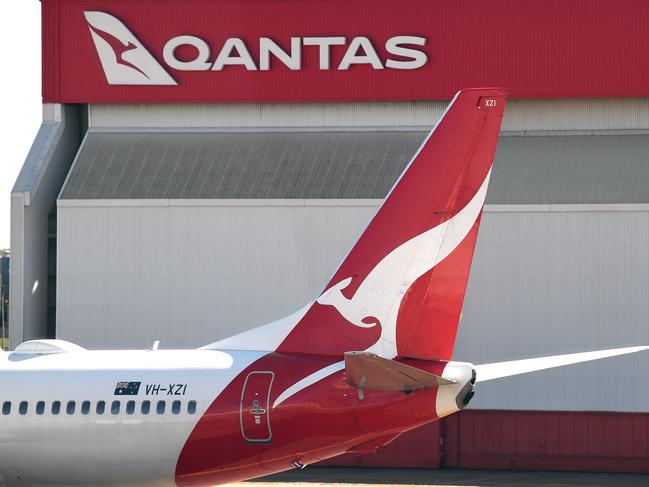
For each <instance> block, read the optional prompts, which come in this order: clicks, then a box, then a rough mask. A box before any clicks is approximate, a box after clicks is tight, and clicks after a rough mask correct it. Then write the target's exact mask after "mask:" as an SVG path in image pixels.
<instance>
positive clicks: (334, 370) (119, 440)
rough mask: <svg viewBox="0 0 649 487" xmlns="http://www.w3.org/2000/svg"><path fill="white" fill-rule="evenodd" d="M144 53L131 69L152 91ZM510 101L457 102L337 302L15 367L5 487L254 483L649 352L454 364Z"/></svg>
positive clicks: (62, 346)
mask: <svg viewBox="0 0 649 487" xmlns="http://www.w3.org/2000/svg"><path fill="white" fill-rule="evenodd" d="M130 42H131V43H132V44H133V46H134V47H133V48H132V49H131V52H132V53H135V54H132V55H131V56H126V55H125V56H123V59H124V62H126V63H130V64H133V66H135V65H137V64H138V63H140V64H142V63H144V64H143V65H144V67H145V68H146V71H145V70H144V69H142V72H140V74H141V75H142V76H146V75H151V76H153V75H154V74H155V73H156V71H155V69H156V67H155V65H153V64H151V63H150V59H149V58H148V57H147V52H146V51H144V50H143V49H144V48H143V47H142V46H141V44H137V43H136V41H135V40H132V39H131V40H130ZM127 52H128V51H127ZM147 62H148V64H147ZM129 67H131V66H129ZM133 69H135V68H133ZM136 71H137V70H136ZM138 72H139V71H138ZM158 74H159V73H158ZM506 102H507V92H506V91H505V90H503V89H499V88H484V89H470V90H463V91H461V92H460V93H458V94H457V95H456V97H455V98H454V100H453V101H452V102H451V105H450V106H449V108H448V109H447V111H446V113H445V115H444V117H443V118H442V119H441V120H440V121H439V123H438V124H437V125H436V127H435V129H434V131H432V132H431V133H430V134H429V135H428V137H427V138H426V140H425V142H424V144H423V145H422V146H421V147H420V149H419V150H418V151H417V153H415V154H414V156H413V158H412V160H411V162H410V164H409V165H408V167H407V169H406V170H405V172H404V173H403V174H402V175H401V177H400V178H399V179H398V180H397V182H396V184H395V186H394V188H393V189H392V191H391V192H390V193H389V194H388V196H387V197H386V199H385V201H384V203H383V205H382V206H381V208H380V209H379V211H378V212H377V213H376V215H375V216H374V218H373V220H372V221H371V222H370V224H369V225H368V227H367V228H366V230H365V232H364V233H363V234H362V235H361V237H360V238H359V239H358V241H357V242H356V244H355V245H354V246H353V247H352V249H351V251H350V253H349V254H348V255H347V257H346V258H345V260H344V261H343V263H342V264H341V266H340V268H339V269H338V270H337V271H336V272H335V273H334V275H333V276H332V277H331V279H330V280H329V283H328V284H327V285H326V286H325V287H324V289H325V290H324V291H323V292H322V293H320V294H319V295H317V296H314V299H313V300H312V301H311V302H309V303H307V304H306V306H304V307H303V308H302V309H300V310H299V311H297V312H295V313H294V314H292V315H290V316H287V317H285V318H283V319H280V320H277V321H274V322H271V323H268V324H265V325H263V326H260V327H258V328H254V329H252V330H249V331H246V332H244V333H241V334H239V335H235V336H233V337H230V338H226V339H224V340H221V341H218V342H215V343H212V344H209V345H206V346H204V347H201V348H200V349H194V350H157V346H154V347H153V349H152V350H140V351H138V350H135V351H125V350H108V351H106V350H104V351H90V350H86V349H84V348H82V347H80V346H78V345H74V344H72V343H69V342H65V341H62V340H35V341H31V342H26V343H23V344H22V345H19V346H18V347H17V348H16V350H14V351H13V352H11V353H5V352H0V391H2V396H1V398H2V399H1V401H0V485H5V484H6V485H8V486H12V487H13V486H17V487H18V486H26V485H41V486H46V485H52V486H54V485H59V486H60V485H100V484H101V485H104V486H118V485H119V486H129V487H163V486H168V487H174V486H177V487H203V486H211V485H218V484H225V483H229V482H238V481H242V480H245V479H250V478H254V477H258V476H261V475H268V474H270V473H273V472H279V471H282V470H288V469H291V468H300V467H303V466H305V465H308V464H310V463H313V462H317V461H319V460H323V459H327V458H331V457H334V456H336V455H340V454H341V453H345V452H361V451H363V452H369V451H373V450H375V449H377V448H379V447H380V446H382V445H385V444H387V443H389V442H390V441H392V440H394V439H395V438H397V437H398V436H399V435H400V434H401V433H403V432H405V431H408V430H411V429H413V428H416V427H418V426H421V425H423V424H426V423H428V422H431V421H437V420H439V419H440V418H442V417H444V416H448V415H450V414H453V413H456V412H457V411H459V410H461V409H462V408H464V407H465V406H466V405H467V404H468V403H469V401H470V400H471V398H472V397H473V394H474V388H475V387H476V385H479V384H481V383H483V382H486V381H491V380H495V379H501V378H504V377H508V376H512V375H517V374H523V373H528V372H534V371H538V370H543V369H549V368H552V367H558V366H562V365H568V364H574V363H578V362H585V361H588V360H596V359H602V358H606V357H613V356H616V355H623V354H627V353H633V352H640V351H643V350H647V349H648V348H649V347H646V346H637V347H628V348H619V349H610V350H602V351H597V352H582V353H574V354H568V355H557V356H551V357H541V358H535V359H524V360H517V361H508V362H497V363H493V364H481V365H474V364H472V363H468V362H458V361H453V360H452V357H453V347H454V344H455V335H456V333H457V329H458V325H459V321H460V314H461V310H462V302H463V300H464V294H465V291H466V285H467V280H468V277H469V271H470V268H471V260H472V258H473V251H474V248H475V243H476V238H477V236H478V228H479V226H480V218H481V215H482V208H483V204H484V201H485V196H486V193H487V187H488V185H489V178H490V175H491V167H492V162H493V156H494V152H495V150H496V143H497V140H498V133H499V130H500V123H501V120H502V115H503V111H504V109H505V104H506ZM288 274H290V272H287V275H288ZM241 299H245V300H247V301H251V300H253V301H254V296H245V295H244V296H241ZM218 319H219V318H218V316H215V317H214V320H215V322H217V321H218Z"/></svg>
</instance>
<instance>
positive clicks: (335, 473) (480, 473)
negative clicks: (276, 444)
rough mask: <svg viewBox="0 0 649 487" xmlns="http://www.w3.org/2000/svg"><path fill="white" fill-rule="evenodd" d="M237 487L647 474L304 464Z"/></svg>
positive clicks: (592, 479)
mask: <svg viewBox="0 0 649 487" xmlns="http://www.w3.org/2000/svg"><path fill="white" fill-rule="evenodd" d="M230 485H231V486H239V487H329V486H336V487H343V486H345V487H367V486H368V485H386V486H387V485H390V486H394V487H407V486H431V487H442V486H457V487H501V486H502V487H580V486H590V487H617V486H620V487H641V486H642V487H647V486H649V475H635V474H601V473H599V474H598V473H575V472H516V471H507V472H505V471H498V470H428V469H388V468H322V467H320V468H318V467H307V468H305V469H304V470H293V471H290V472H284V473H281V474H277V475H272V476H269V477H264V478H262V479H259V480H254V481H249V482H242V483H239V484H230Z"/></svg>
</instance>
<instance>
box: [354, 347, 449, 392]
mask: <svg viewBox="0 0 649 487" xmlns="http://www.w3.org/2000/svg"><path fill="white" fill-rule="evenodd" d="M345 374H346V380H347V382H348V383H349V384H350V385H352V386H354V387H357V388H359V389H363V390H368V391H380V392H408V391H414V390H417V389H426V388H430V387H438V386H443V385H449V384H454V382H453V381H450V380H447V379H444V378H442V377H439V376H438V375H435V374H431V373H430V372H426V371H424V370H420V369H417V368H415V367H411V366H410V365H405V364H402V363H399V362H395V361H394V360H389V359H386V358H383V357H379V356H378V355H375V354H373V353H370V352H345Z"/></svg>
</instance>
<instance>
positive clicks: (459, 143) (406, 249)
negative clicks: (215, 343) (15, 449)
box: [277, 88, 507, 359]
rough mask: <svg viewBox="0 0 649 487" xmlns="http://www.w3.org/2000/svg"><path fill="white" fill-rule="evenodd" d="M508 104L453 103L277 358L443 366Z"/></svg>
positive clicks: (473, 98) (488, 97)
mask: <svg viewBox="0 0 649 487" xmlns="http://www.w3.org/2000/svg"><path fill="white" fill-rule="evenodd" d="M506 101H507V92H506V91H505V90H504V89H502V88H483V89H468V90H462V91H460V92H459V93H458V94H457V95H456V96H455V98H454V99H453V101H452V102H451V104H450V105H449V107H448V108H447V110H446V112H445V114H444V115H443V117H442V119H441V120H440V121H439V123H438V124H437V126H436V127H435V128H434V129H433V130H432V131H431V133H430V134H429V135H428V137H427V138H426V140H425V141H424V143H423V144H422V146H421V147H420V148H419V150H418V151H417V153H416V154H415V156H414V157H413V159H412V160H411V162H410V164H409V165H408V166H407V167H406V170H405V171H404V172H403V174H402V175H401V177H400V178H399V180H398V181H397V183H396V184H395V185H394V187H393V188H392V190H391V191H390V193H389V194H388V196H387V197H386V199H385V201H384V203H383V205H382V206H381V208H380V209H379V211H378V212H377V214H376V216H375V217H374V219H373V220H372V221H371V222H370V224H369V226H368V227H367V229H366V230H365V232H364V233H363V234H362V235H361V237H360V239H359V240H358V241H357V242H356V244H355V245H354V247H353V248H352V250H351V252H350V253H349V254H348V255H347V258H346V259H345V260H344V262H343V263H342V265H341V266H340V268H339V269H338V271H337V272H336V273H335V274H334V276H333V277H332V279H331V281H330V282H329V284H328V285H327V286H326V288H325V290H324V292H323V293H322V294H321V295H320V296H319V297H318V298H317V299H316V300H315V301H314V302H313V304H312V305H311V306H310V308H308V310H307V311H306V313H305V314H304V315H303V316H302V317H301V319H300V320H299V322H298V323H297V324H296V325H295V327H293V328H292V329H291V331H290V332H289V333H288V334H287V336H286V337H285V338H284V339H283V341H282V342H281V344H280V345H279V347H278V348H277V351H278V352H282V351H285V352H304V353H318V354H330V355H339V354H342V353H344V352H346V351H349V350H367V351H370V352H373V353H376V354H378V355H381V356H383V357H387V358H393V357H395V356H401V357H411V358H421V359H450V357H451V354H452V351H453V346H454V343H455V335H456V332H457V325H458V322H459V318H460V312H461V309H462V302H463V300H464V293H465V290H466V283H467V280H468V276H469V270H470V267H471V260H472V258H473V251H474V248H475V241H476V237H477V232H478V227H479V225H480V217H481V214H482V207H483V205H484V199H485V196H486V192H487V186H488V183H489V176H490V173H491V166H492V163H493V157H494V153H495V150H496V143H497V140H498V133H499V131H500V124H501V120H502V116H503V111H504V108H505V104H506Z"/></svg>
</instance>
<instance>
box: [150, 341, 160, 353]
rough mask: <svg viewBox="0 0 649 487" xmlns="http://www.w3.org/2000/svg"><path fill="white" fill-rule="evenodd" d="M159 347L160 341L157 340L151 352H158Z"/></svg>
mask: <svg viewBox="0 0 649 487" xmlns="http://www.w3.org/2000/svg"><path fill="white" fill-rule="evenodd" d="M159 346H160V340H156V341H155V342H153V346H152V347H151V351H152V352H155V351H156V350H158V347H159Z"/></svg>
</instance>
